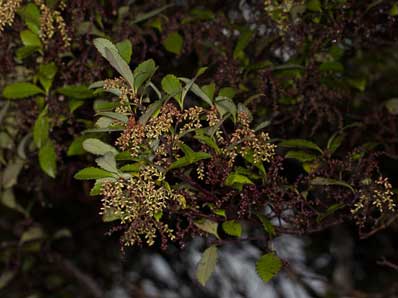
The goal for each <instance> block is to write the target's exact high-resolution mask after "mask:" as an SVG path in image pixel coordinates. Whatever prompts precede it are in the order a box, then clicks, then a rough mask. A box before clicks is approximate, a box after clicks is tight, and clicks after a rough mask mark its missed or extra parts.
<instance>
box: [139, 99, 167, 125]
mask: <svg viewBox="0 0 398 298" xmlns="http://www.w3.org/2000/svg"><path fill="white" fill-rule="evenodd" d="M162 104H163V100H161V99H159V100H157V101H155V102H153V103H151V104H150V105H149V107H148V108H147V110H146V111H145V113H144V114H143V115H142V116H141V117H140V119H139V120H138V122H139V123H140V124H142V125H145V124H146V123H147V122H148V120H149V119H151V117H152V116H153V115H154V114H156V113H157V112H159V111H160V108H161V107H162Z"/></svg>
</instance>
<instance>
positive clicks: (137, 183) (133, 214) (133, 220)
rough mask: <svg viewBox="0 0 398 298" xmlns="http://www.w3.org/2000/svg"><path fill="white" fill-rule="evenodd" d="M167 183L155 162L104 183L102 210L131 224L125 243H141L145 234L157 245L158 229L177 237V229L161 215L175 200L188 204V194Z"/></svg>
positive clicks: (145, 237)
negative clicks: (137, 171)
mask: <svg viewBox="0 0 398 298" xmlns="http://www.w3.org/2000/svg"><path fill="white" fill-rule="evenodd" d="M167 185H168V184H167V183H166V182H165V177H164V175H163V173H162V172H160V171H159V170H158V169H157V168H155V167H154V166H144V167H143V168H142V169H141V170H140V171H139V173H138V175H137V176H132V177H130V178H120V179H118V180H117V181H115V182H107V183H104V185H103V186H102V189H101V194H102V196H103V198H102V208H101V212H102V214H112V216H115V217H117V218H118V219H120V222H121V223H122V224H128V225H129V228H128V230H127V233H126V234H125V235H124V244H125V245H134V244H141V243H142V237H144V239H145V241H146V243H147V244H148V245H153V244H154V241H155V237H156V231H157V230H158V231H159V232H161V233H163V234H164V233H165V234H167V236H168V238H170V239H173V238H174V236H173V234H172V232H173V231H172V230H171V229H170V228H169V227H168V225H167V224H164V223H162V222H160V220H159V219H160V217H161V216H162V214H163V212H164V210H166V209H167V207H169V206H170V204H171V203H175V204H176V205H178V206H180V207H184V206H185V198H184V197H183V196H182V195H181V194H178V193H176V192H174V191H173V190H171V189H170V187H167Z"/></svg>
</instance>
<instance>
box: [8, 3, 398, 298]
mask: <svg viewBox="0 0 398 298" xmlns="http://www.w3.org/2000/svg"><path fill="white" fill-rule="evenodd" d="M223 2H225V3H223ZM397 18H398V4H397V3H396V2H395V1H387V0H385V1H374V2H368V1H355V0H332V1H331V0H329V1H328V0H324V1H321V0H306V1H304V0H278V1H274V0H265V1H248V2H246V1H239V2H238V1H236V2H235V1H220V2H217V1H193V0H192V1H177V2H176V3H174V2H171V1H116V0H112V1H94V0H90V1H82V0H68V1H57V0H51V1H44V0H34V1H28V0H26V1H22V0H9V1H1V2H0V37H1V39H0V74H1V75H0V87H1V89H2V92H1V101H0V105H1V106H0V123H1V127H0V166H1V172H0V178H1V179H0V181H1V186H0V198H1V203H2V206H1V208H0V212H1V218H0V229H1V234H0V247H1V251H0V262H1V266H2V267H1V269H2V272H3V273H2V274H1V275H0V293H1V291H2V289H4V291H5V293H8V295H9V297H19V296H21V295H25V296H27V297H45V296H46V295H59V296H60V297H86V296H85V295H87V296H92V297H102V293H100V290H99V289H98V286H97V285H96V284H95V282H94V280H93V279H92V278H90V277H88V276H86V274H85V273H82V272H81V271H80V269H79V268H78V266H77V265H75V264H74V262H75V263H76V264H79V263H83V264H85V263H86V265H87V262H88V263H90V264H92V262H94V261H95V258H96V255H95V254H96V252H98V251H101V249H102V248H101V246H102V245H106V246H107V247H112V248H116V249H122V251H123V252H124V253H128V252H129V250H134V251H136V252H140V251H142V250H144V251H145V249H151V250H162V251H163V253H164V254H168V253H170V252H171V251H173V250H175V249H178V250H183V249H184V247H185V246H186V245H189V243H190V242H192V241H193V240H194V239H196V238H198V237H199V236H202V237H204V238H206V243H207V245H206V246H205V247H203V254H202V258H201V260H200V261H199V263H198V266H197V270H196V278H197V280H198V282H199V283H200V284H201V285H203V286H205V284H206V282H207V281H208V280H209V278H210V275H211V274H212V272H213V271H214V270H215V268H216V266H217V265H216V263H217V260H218V259H219V256H218V250H222V249H223V247H224V246H228V245H234V244H236V243H242V242H250V243H253V244H254V245H256V246H258V247H260V248H261V249H262V251H263V255H262V256H261V257H260V258H259V259H258V260H257V261H256V264H254V262H253V267H256V270H257V273H258V275H259V276H260V277H261V278H262V279H263V281H265V282H269V281H270V280H271V279H272V278H273V277H275V276H277V274H278V272H280V271H281V270H282V271H286V272H289V273H291V274H293V273H292V266H291V265H290V264H289V262H287V261H286V260H283V259H281V258H280V257H278V251H276V250H275V249H274V248H273V241H274V239H277V238H278V237H280V236H281V235H286V234H293V235H307V236H309V237H312V238H310V239H312V240H313V244H312V245H310V247H309V251H308V254H309V255H310V256H311V255H315V254H320V251H325V250H326V248H325V246H327V245H326V244H314V243H316V242H317V241H321V242H323V243H331V244H330V245H331V247H335V248H334V249H335V251H339V249H340V248H341V246H344V243H343V244H339V239H340V242H344V241H343V240H344V239H350V241H355V245H356V247H358V251H359V254H358V256H355V255H354V253H353V252H352V250H353V248H352V245H353V244H352V242H350V243H351V244H348V242H347V247H346V248H347V249H348V250H350V249H351V251H349V252H348V255H349V256H346V255H345V254H344V253H336V254H335V255H334V258H335V260H334V263H330V264H328V266H326V267H325V268H323V269H322V270H320V271H322V272H321V273H322V274H324V275H325V276H326V278H328V279H329V280H332V283H333V286H331V287H330V288H329V289H328V291H327V293H324V294H322V296H319V294H317V293H316V291H315V292H311V291H310V294H311V295H313V296H314V297H342V296H343V295H349V296H350V297H351V296H352V297H362V296H360V295H368V294H367V293H369V297H376V296H374V295H376V294H374V293H375V292H377V295H379V296H377V297H393V296H394V295H397V293H398V284H396V281H395V280H396V278H397V275H398V265H397V262H398V260H397V257H396V252H397V249H396V248H397V243H396V240H395V239H394V237H393V236H394V232H395V231H396V229H397V226H396V219H397V218H398V215H397V212H398V210H397V208H398V205H397V204H398V196H397V193H396V186H397V185H396V179H397V177H398V175H397V171H396V166H397V165H398V163H397V158H398V152H397V150H398V146H397V142H398V140H397V135H398V130H397V128H398V127H397V115H398V99H397V98H398V87H397V86H398V85H397V84H396V77H397V74H398V61H397V60H398V56H397V45H398V44H397V36H398V32H397V31H398V24H397V23H398V19H397ZM86 180H87V181H86ZM105 231H109V233H108V234H111V235H112V236H111V237H109V236H104V235H103V234H104V232H105ZM336 231H344V232H341V233H340V235H338V233H339V232H336ZM314 233H315V235H313V234H314ZM336 233H337V235H336ZM347 233H348V234H349V236H347ZM113 235H116V236H117V237H120V245H119V243H117V242H115V241H114V240H115V238H114V237H113ZM311 235H313V236H311ZM347 237H348V238H347ZM336 239H337V240H336ZM372 239H374V240H373V241H374V242H372ZM336 243H337V244H336ZM375 243H376V244H375ZM338 244H339V245H340V246H339V245H338ZM79 245H81V247H80V248H81V249H82V250H86V251H85V252H84V253H82V254H81V256H82V259H84V258H85V259H90V258H91V259H93V260H94V261H87V260H86V261H84V260H79V257H77V258H76V259H75V258H74V257H71V256H72V255H74V254H76V253H77V252H78V251H79V249H80V248H79V247H78V246H79ZM148 246H149V247H150V248H148ZM336 247H337V248H336ZM86 248H87V249H86ZM340 251H341V250H340ZM343 251H344V252H347V250H344V249H343ZM78 254H79V253H78ZM83 256H84V257H83ZM369 256H370V257H369ZM69 258H71V259H74V262H71V261H70V260H69ZM348 259H349V262H347V260H348ZM108 262H109V264H112V262H113V259H112V258H111V257H109V260H106V261H105V260H104V263H103V264H108ZM344 262H346V263H347V264H348V263H350V262H353V263H355V264H354V265H350V266H351V267H350V268H349V269H348V273H347V272H345V273H344V274H348V275H344V274H343V273H341V274H342V276H341V277H340V278H337V277H336V276H333V275H336V274H337V273H336V272H338V271H337V270H335V271H333V270H334V268H337V267H338V265H339V264H340V263H344ZM347 264H346V266H348V265H347ZM104 266H106V265H104ZM314 267H316V266H315V265H314ZM56 268H62V270H61V272H58V269H56ZM375 268H376V269H375ZM370 270H377V271H378V272H379V271H380V276H383V278H380V279H376V280H372V276H371V274H370ZM98 271H101V272H102V270H96V269H94V270H93V272H92V274H93V275H96V274H97V273H98ZM105 271H107V270H105ZM358 272H366V274H365V275H369V276H366V277H360V275H361V274H359V273H358ZM39 274H40V275H41V276H42V277H43V278H38V277H37V276H38V275H39ZM362 275H363V273H362ZM67 276H70V277H71V278H72V279H75V280H77V281H79V282H80V283H81V286H70V285H69V284H68V282H67ZM104 276H107V275H106V274H105V275H104ZM345 276H348V277H349V278H348V279H349V280H353V282H349V281H348V280H344V277H345ZM106 279H107V277H104V278H103V280H102V281H101V283H106ZM370 280H372V282H369V281H370ZM394 281H395V283H394ZM21 284H27V286H26V288H23V289H21V288H20V285H21ZM198 287H199V286H198ZM82 288H84V289H85V291H86V292H85V293H82V291H80V290H79V289H82ZM132 295H134V294H132ZM198 295H205V292H203V293H202V292H200V293H198ZM316 295H318V296H316ZM372 295H373V296H372ZM143 297H147V296H145V294H143ZM202 297H203V296H202ZM363 297H368V296H363Z"/></svg>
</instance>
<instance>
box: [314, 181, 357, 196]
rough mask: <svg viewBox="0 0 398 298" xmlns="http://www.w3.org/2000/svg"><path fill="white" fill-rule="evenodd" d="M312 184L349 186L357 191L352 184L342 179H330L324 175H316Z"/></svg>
mask: <svg viewBox="0 0 398 298" xmlns="http://www.w3.org/2000/svg"><path fill="white" fill-rule="evenodd" d="M310 184H311V185H327V186H329V185H338V186H343V187H346V188H349V189H350V190H351V191H352V192H353V193H355V190H354V188H352V186H351V185H349V184H348V183H346V182H344V181H341V180H335V179H330V178H324V177H315V178H314V179H312V180H311V182H310Z"/></svg>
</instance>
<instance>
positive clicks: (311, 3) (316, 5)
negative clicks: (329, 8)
mask: <svg viewBox="0 0 398 298" xmlns="http://www.w3.org/2000/svg"><path fill="white" fill-rule="evenodd" d="M305 6H306V7H307V9H308V10H310V11H314V12H319V11H321V10H322V5H321V1H320V0H307V1H306V3H305Z"/></svg>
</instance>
